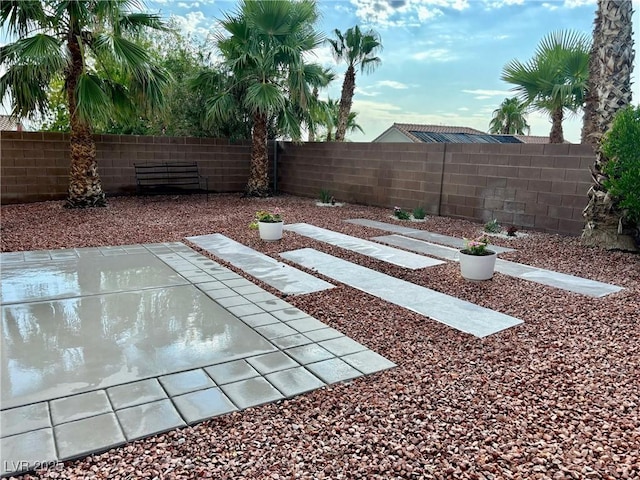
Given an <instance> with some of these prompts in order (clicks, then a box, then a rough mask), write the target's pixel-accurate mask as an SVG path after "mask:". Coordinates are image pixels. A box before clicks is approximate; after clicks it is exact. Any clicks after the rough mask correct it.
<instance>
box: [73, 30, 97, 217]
mask: <svg viewBox="0 0 640 480" xmlns="http://www.w3.org/2000/svg"><path fill="white" fill-rule="evenodd" d="M68 48H69V53H70V56H71V64H70V66H69V69H68V71H67V75H66V89H67V101H68V103H69V115H70V123H71V139H70V143H69V150H70V157H71V164H70V167H69V191H68V196H67V201H66V204H65V207H67V208H85V207H105V206H106V205H107V200H106V198H105V195H104V192H103V191H102V182H101V181H100V176H99V175H98V163H97V162H96V143H95V141H94V139H93V135H92V134H91V127H90V126H89V125H87V124H86V123H84V122H82V121H81V120H80V118H79V116H78V112H77V108H76V107H77V102H76V87H77V85H78V79H79V78H80V75H81V74H82V69H83V60H82V54H81V52H80V45H79V43H78V40H77V37H76V34H74V32H73V29H70V34H69V39H68Z"/></svg>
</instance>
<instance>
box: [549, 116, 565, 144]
mask: <svg viewBox="0 0 640 480" xmlns="http://www.w3.org/2000/svg"><path fill="white" fill-rule="evenodd" d="M563 116H564V115H563V112H562V107H560V108H556V109H555V110H554V111H553V112H551V133H550V134H549V143H564V133H563V131H562V119H563Z"/></svg>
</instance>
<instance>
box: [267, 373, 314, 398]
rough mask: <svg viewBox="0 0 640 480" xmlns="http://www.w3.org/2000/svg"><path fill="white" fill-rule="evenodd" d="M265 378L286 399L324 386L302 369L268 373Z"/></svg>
mask: <svg viewBox="0 0 640 480" xmlns="http://www.w3.org/2000/svg"><path fill="white" fill-rule="evenodd" d="M266 378H267V380H268V381H269V383H271V385H273V386H274V387H276V388H277V389H278V390H279V391H280V392H281V393H282V394H283V395H284V396H285V397H287V398H291V397H295V396H296V395H300V394H301V393H305V392H309V391H311V390H316V389H318V388H322V387H324V386H325V384H324V382H323V381H322V380H320V379H319V378H318V377H316V376H315V375H313V374H312V373H311V372H309V371H308V370H307V369H306V368H303V367H296V368H290V369H289V370H281V371H279V372H275V373H270V374H269V375H267V376H266Z"/></svg>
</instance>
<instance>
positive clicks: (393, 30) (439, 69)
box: [144, 0, 640, 142]
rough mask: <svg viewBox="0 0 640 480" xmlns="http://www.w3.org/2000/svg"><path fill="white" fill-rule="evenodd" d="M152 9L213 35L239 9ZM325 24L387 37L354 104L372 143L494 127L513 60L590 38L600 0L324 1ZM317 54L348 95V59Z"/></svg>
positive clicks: (639, 25) (213, 5)
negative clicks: (416, 128)
mask: <svg viewBox="0 0 640 480" xmlns="http://www.w3.org/2000/svg"><path fill="white" fill-rule="evenodd" d="M633 3H634V9H635V10H636V12H635V13H634V16H633V25H634V27H635V28H634V30H635V33H634V45H635V48H636V51H638V52H639V53H637V54H636V61H635V72H634V78H633V81H634V82H633V86H632V89H633V103H634V104H638V103H639V102H640V85H639V82H638V76H639V75H640V72H639V71H638V70H639V68H638V65H637V64H638V57H640V34H639V32H640V0H633ZM144 5H145V7H146V9H147V11H151V12H155V13H160V14H161V15H162V16H163V17H164V18H165V19H169V18H173V19H174V21H175V22H176V23H177V24H178V25H179V26H180V28H181V29H182V30H183V31H184V32H185V33H189V34H190V35H192V36H195V37H206V36H207V35H209V34H213V33H215V32H216V29H217V28H218V20H219V19H221V18H222V17H223V15H224V14H225V13H229V12H233V11H234V10H235V9H236V7H237V2H235V1H227V0H145V1H144ZM318 6H319V10H320V13H321V18H320V21H319V23H318V25H317V29H318V30H319V31H321V32H323V33H324V34H325V35H326V36H328V37H332V36H333V31H334V30H335V29H339V30H341V31H343V32H344V31H345V30H346V29H348V28H350V27H352V26H354V25H359V26H360V28H362V29H374V30H375V31H376V32H378V33H379V35H380V37H381V40H382V44H383V50H382V51H381V52H380V53H379V57H380V59H381V60H382V63H381V64H380V66H379V67H378V68H377V69H376V70H375V71H374V72H373V73H369V74H363V73H360V72H358V73H357V75H356V92H355V96H354V102H353V107H352V109H353V110H354V111H356V112H358V123H359V124H360V125H361V126H362V128H363V130H364V134H360V133H354V134H350V135H348V137H349V139H350V140H352V141H370V140H373V139H374V138H375V137H377V136H378V135H380V134H381V133H382V132H383V131H385V130H386V129H387V128H389V127H390V126H391V125H392V124H393V123H394V122H397V123H421V124H436V125H451V126H464V127H472V128H476V129H478V130H481V131H487V130H488V128H489V122H490V120H491V117H492V112H493V111H494V110H495V109H496V108H497V107H498V106H499V105H500V103H501V102H502V101H503V100H504V99H505V98H507V97H511V96H513V95H514V93H513V92H511V91H510V89H511V88H512V86H511V85H510V84H508V83H506V82H503V81H501V80H500V75H501V72H502V69H503V67H504V66H505V65H506V64H507V63H508V62H509V61H510V60H512V59H518V60H520V61H522V62H526V61H527V60H529V59H530V58H531V57H532V56H533V55H534V52H535V50H536V47H537V45H538V43H539V42H540V40H541V39H542V38H543V37H544V36H545V35H547V34H549V33H550V32H552V31H556V30H565V29H572V30H577V31H580V32H584V33H586V34H588V35H589V36H591V34H592V30H593V20H594V18H595V12H596V0H318ZM315 54H316V55H315V58H312V60H314V61H316V62H318V63H321V64H323V65H324V66H330V67H332V68H333V70H334V71H335V73H336V74H337V78H336V80H335V81H334V82H333V83H332V84H331V85H330V86H329V88H328V89H326V90H325V91H323V92H321V94H320V96H321V98H326V97H330V98H334V99H339V98H340V90H341V86H342V80H343V74H344V72H345V70H346V65H345V64H336V63H335V62H334V60H333V58H332V55H331V51H330V49H329V46H328V45H323V46H322V47H320V48H318V49H317V50H316V52H315ZM528 122H529V124H530V125H531V135H544V136H548V135H549V131H550V130H551V123H550V120H549V118H548V116H545V115H544V114H541V113H530V114H529V116H528ZM563 126H564V132H565V138H566V139H567V140H569V141H571V142H579V141H580V129H581V127H582V115H581V114H578V115H574V116H573V117H569V118H567V119H565V122H564V124H563Z"/></svg>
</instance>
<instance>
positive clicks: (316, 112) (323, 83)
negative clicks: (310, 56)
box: [307, 68, 336, 142]
mask: <svg viewBox="0 0 640 480" xmlns="http://www.w3.org/2000/svg"><path fill="white" fill-rule="evenodd" d="M335 78H336V75H335V73H333V71H332V70H331V69H330V68H325V69H324V70H323V75H322V76H321V77H319V78H317V81H318V83H316V84H314V85H313V91H312V93H311V99H310V102H309V108H308V111H307V113H308V118H307V127H308V130H309V141H310V142H315V139H316V130H317V128H318V126H319V125H320V124H321V123H322V120H323V119H324V118H326V116H327V102H324V101H322V100H320V99H319V98H318V95H319V91H318V90H319V88H325V87H327V86H328V85H329V84H330V83H331V82H333V81H334V80H335Z"/></svg>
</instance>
